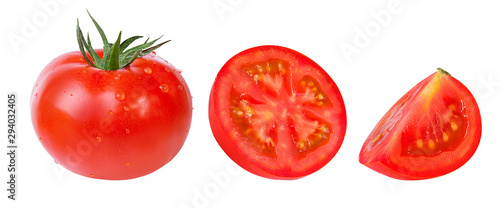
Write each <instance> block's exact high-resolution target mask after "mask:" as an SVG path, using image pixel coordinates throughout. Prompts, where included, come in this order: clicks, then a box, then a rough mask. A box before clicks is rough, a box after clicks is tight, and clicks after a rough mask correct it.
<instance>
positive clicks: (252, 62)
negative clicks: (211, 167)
mask: <svg viewBox="0 0 500 208" xmlns="http://www.w3.org/2000/svg"><path fill="white" fill-rule="evenodd" d="M209 117H210V124H211V127H212V132H213V134H214V136H215V138H216V140H217V142H218V143H219V145H220V146H221V147H222V149H223V150H224V151H225V152H226V154H227V155H228V156H229V157H230V158H231V159H233V160H234V161H235V162H236V163H237V164H239V165H240V166H241V167H243V168H244V169H246V170H248V171H249V172H252V173H254V174H256V175H260V176H263V177H266V178H273V179H295V178H300V177H303V176H305V175H308V174H310V173H312V172H315V171H317V170H318V169H320V168H321V167H323V166H324V165H326V164H327V163H328V162H329V161H330V160H331V159H332V158H333V156H334V155H335V154H336V153H337V151H338V149H339V148H340V146H341V144H342V141H343V138H344V135H345V130H346V114H345V107H344V102H343V100H342V97H341V94H340V91H339V89H338V88H337V86H336V84H335V83H334V82H333V80H332V79H331V78H330V76H329V75H328V74H327V73H326V72H325V71H324V70H323V69H322V68H321V67H320V66H319V65H318V64H316V63H315V62H314V61H312V60H311V59H309V58H308V57H306V56H304V55H303V54H301V53H299V52H296V51H294V50H291V49H288V48H284V47H280V46H259V47H255V48H250V49H247V50H245V51H242V52H240V53H239V54H237V55H235V56H234V57H232V58H231V59H230V60H229V61H228V62H227V63H226V64H225V65H224V66H223V67H222V69H221V70H220V72H219V74H218V75H217V78H216V80H215V82H214V85H213V87H212V91H211V94H210V103H209Z"/></svg>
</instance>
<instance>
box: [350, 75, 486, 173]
mask: <svg viewBox="0 0 500 208" xmlns="http://www.w3.org/2000/svg"><path fill="white" fill-rule="evenodd" d="M480 138H481V115H480V113H479V108H478V105H477V103H476V101H475V99H474V97H473V96H472V94H471V93H470V91H469V90H468V89H467V88H466V87H465V86H464V85H463V84H462V83H460V81H458V80H457V79H455V78H453V77H452V76H451V75H450V74H449V73H447V72H446V71H444V70H442V69H438V71H437V72H436V73H434V74H432V75H431V76H429V77H427V78H426V79H424V80H423V81H421V82H420V83H419V84H417V85H416V86H415V87H413V88H412V89H411V90H410V91H408V92H407V93H406V94H405V95H404V96H403V97H402V98H401V99H399V100H398V102H397V103H396V104H395V105H394V106H392V108H391V109H390V110H389V111H388V112H387V113H386V114H385V115H384V116H383V117H382V119H381V120H380V121H379V123H378V124H377V125H376V126H375V128H374V129H373V130H372V132H371V133H370V135H369V136H368V138H367V140H366V141H365V143H364V145H363V148H362V149H361V152H360V154H359V162H360V163H362V164H364V165H366V166H367V167H369V168H371V169H373V170H375V171H377V172H379V173H382V174H384V175H387V176H389V177H392V178H396V179H403V180H419V179H429V178H434V177H438V176H441V175H445V174H447V173H450V172H452V171H454V170H456V169H458V168H459V167H461V166H462V165H464V164H465V163H466V162H467V161H468V160H469V159H470V158H471V157H472V155H473V154H474V152H475V151H476V149H477V147H478V145H479V140H480Z"/></svg>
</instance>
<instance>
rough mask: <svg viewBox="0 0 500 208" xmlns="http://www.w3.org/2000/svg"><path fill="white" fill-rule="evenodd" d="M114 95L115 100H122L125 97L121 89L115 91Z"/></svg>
mask: <svg viewBox="0 0 500 208" xmlns="http://www.w3.org/2000/svg"><path fill="white" fill-rule="evenodd" d="M115 97H116V99H117V100H119V101H122V100H124V99H125V93H124V92H123V91H120V92H117V93H116V95H115Z"/></svg>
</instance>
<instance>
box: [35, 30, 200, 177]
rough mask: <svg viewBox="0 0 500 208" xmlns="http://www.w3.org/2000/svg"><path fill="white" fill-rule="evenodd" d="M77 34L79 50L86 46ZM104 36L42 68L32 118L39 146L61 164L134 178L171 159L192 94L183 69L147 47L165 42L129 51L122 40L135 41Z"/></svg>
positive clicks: (186, 119) (88, 173) (184, 129)
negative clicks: (100, 44) (99, 43)
mask: <svg viewBox="0 0 500 208" xmlns="http://www.w3.org/2000/svg"><path fill="white" fill-rule="evenodd" d="M96 26H97V27H98V29H99V30H100V32H101V31H102V30H101V29H100V27H99V26H98V25H97V23H96ZM77 33H78V36H79V42H80V45H81V46H82V48H85V49H89V48H90V49H91V46H90V44H89V43H87V42H85V41H84V40H82V37H83V36H82V35H81V30H80V29H79V28H78V32H77ZM101 35H102V34H101ZM138 37H139V36H135V37H133V38H132V39H137V38H138ZM105 39H106V38H105V36H104V37H103V40H104V41H105V48H104V50H102V49H100V50H96V51H94V50H93V49H91V50H90V51H89V52H88V53H86V56H85V57H84V56H82V53H81V52H70V53H66V54H63V55H61V56H59V57H57V58H55V59H54V60H52V61H51V62H50V63H49V64H48V65H47V66H46V67H45V68H44V69H43V71H42V72H41V74H40V76H39V77H38V79H37V81H36V84H35V86H34V88H33V91H32V97H31V113H32V114H31V116H32V122H33V126H34V129H35V131H36V134H37V135H38V137H39V140H40V142H41V144H42V145H43V146H44V148H45V149H46V150H47V152H48V153H49V154H50V155H51V156H52V157H53V158H54V160H55V161H56V162H57V163H59V164H61V165H62V166H63V167H65V168H66V169H68V170H70V171H72V172H75V173H77V174H80V175H83V176H87V177H92V178H100V179H110V180H120V179H131V178H136V177H140V176H143V175H146V174H149V173H151V172H153V171H155V170H157V169H159V168H160V167H162V166H163V165H165V164H166V163H168V162H169V161H170V160H171V159H172V158H173V157H174V156H175V155H176V154H177V153H178V152H179V150H180V149H181V147H182V146H183V144H184V141H185V139H186V137H187V135H188V131H189V128H190V125H191V117H192V116H191V115H192V102H191V94H190V92H189V89H188V86H187V84H186V82H185V81H184V79H183V78H182V76H181V73H180V71H179V70H177V69H176V68H175V67H174V66H173V65H171V64H170V63H168V62H167V61H165V60H164V59H162V58H161V57H159V56H156V55H155V53H154V52H153V53H150V52H151V51H152V49H155V48H157V47H159V45H161V44H163V43H161V44H158V45H157V46H154V47H151V48H148V47H149V46H151V45H152V44H153V43H154V41H156V40H154V41H151V42H149V43H147V45H144V44H143V45H140V46H141V47H138V48H139V50H138V51H139V52H137V51H128V52H127V51H125V50H123V49H124V48H121V49H120V47H119V46H120V45H121V47H124V46H125V47H126V45H124V43H127V41H130V40H132V39H127V40H126V41H124V43H122V44H120V37H119V38H118V40H117V42H116V43H115V44H113V45H112V46H110V45H109V44H107V43H106V42H107V40H105ZM130 42H131V41H130ZM164 43H165V42H164ZM127 44H130V43H127ZM106 46H109V47H106ZM117 48H118V49H117ZM135 49H137V47H136V48H135ZM131 50H134V48H132V49H131ZM113 51H114V52H120V53H119V55H117V54H116V53H115V54H113V53H112V52H113ZM82 52H83V50H82ZM126 53H129V54H132V55H129V56H128V57H125V56H123V54H126ZM135 53H137V54H138V55H137V56H136V57H132V56H135ZM141 53H142V54H141ZM113 57H114V58H119V59H117V60H111V59H113ZM131 58H135V59H131ZM106 61H110V62H113V61H115V63H118V64H119V65H121V66H118V69H109V68H106V67H107V66H112V65H113V63H111V64H109V63H107V62H106ZM126 62H130V63H126ZM103 68H104V69H103ZM115 68H116V66H115Z"/></svg>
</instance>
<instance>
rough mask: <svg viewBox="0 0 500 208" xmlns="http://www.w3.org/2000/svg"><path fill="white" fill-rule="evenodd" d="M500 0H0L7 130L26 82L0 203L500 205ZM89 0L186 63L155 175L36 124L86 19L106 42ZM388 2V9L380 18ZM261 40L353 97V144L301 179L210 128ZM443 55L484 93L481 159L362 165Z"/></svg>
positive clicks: (119, 26) (0, 160)
mask: <svg viewBox="0 0 500 208" xmlns="http://www.w3.org/2000/svg"><path fill="white" fill-rule="evenodd" d="M117 2H118V1H117ZM497 2H498V1H467V3H466V2H465V1H460V2H458V1H439V2H438V1H430V0H429V1H423V0H422V1H417V0H414V1H411V0H380V1H368V0H366V1H361V0H357V1H284V0H283V1H265V0H252V1H250V0H205V1H202V0H197V1H195V0H192V1H149V0H142V1H119V3H110V2H109V1H102V0H101V1H94V0H92V1H90V0H87V1H78V2H77V1H71V0H66V1H62V0H61V1H56V0H34V1H29V2H28V1H6V2H4V3H3V4H2V7H1V9H0V19H2V21H1V27H0V35H1V36H0V42H1V43H0V45H1V48H0V57H1V58H0V59H1V62H0V63H1V66H2V67H1V70H0V71H1V72H0V73H1V76H0V79H1V80H0V84H1V90H2V92H1V93H0V97H1V99H0V105H5V107H3V109H5V111H3V110H2V111H3V113H1V114H0V115H1V116H0V120H1V123H0V124H1V125H0V126H4V127H2V128H0V131H3V132H6V126H7V125H6V120H7V119H6V118H5V117H6V105H7V99H6V97H7V93H8V92H15V93H17V94H18V105H17V107H18V125H17V129H18V131H19V133H18V143H19V149H18V151H19V152H18V154H19V155H18V158H17V159H18V161H17V162H18V181H19V183H18V184H17V185H18V193H17V195H16V197H17V201H15V202H12V201H11V200H8V199H7V191H6V187H7V184H6V180H7V177H8V176H7V170H6V169H7V159H8V158H7V155H6V154H4V153H5V152H6V149H4V148H6V139H7V138H6V137H7V136H6V133H3V134H2V133H0V135H5V136H3V137H4V139H5V140H4V141H5V142H0V143H1V144H5V145H2V148H1V149H3V150H4V151H0V152H3V153H2V154H1V156H0V170H1V171H0V177H1V178H2V179H0V181H1V182H2V183H3V184H4V185H0V187H5V188H1V191H0V192H1V194H0V206H1V207H34V206H41V205H43V206H47V207H49V206H50V207H104V206H112V207H139V206H140V207H252V208H254V207H368V206H369V207H500V202H499V199H498V197H499V195H500V190H499V189H500V177H499V176H500V162H499V158H500V156H499V154H498V147H499V146H500V139H499V136H500V134H499V133H498V132H497V130H498V127H497V126H496V125H498V120H497V119H496V118H498V116H499V114H500V110H499V109H498V107H497V106H498V105H499V97H500V92H499V91H500V73H499V71H498V70H499V69H500V62H499V60H500V24H499V20H500V12H498V11H499V9H500V3H497ZM43 5H46V6H43ZM47 5H49V6H47ZM216 6H217V7H216ZM44 8H45V9H44ZM47 8H48V9H47ZM217 8H218V9H217ZM85 9H89V11H90V12H91V13H92V15H93V16H94V17H95V18H96V19H97V21H98V22H99V23H100V24H101V26H102V27H103V29H104V30H105V32H107V34H108V38H109V39H110V40H113V41H114V39H115V38H116V37H117V35H118V32H119V31H120V30H123V35H124V37H130V36H133V35H144V36H146V37H152V38H156V37H158V36H160V35H164V39H171V40H172V42H170V43H168V44H166V45H165V46H163V47H162V48H160V49H158V50H157V51H156V52H157V54H158V55H159V56H161V57H163V58H165V59H166V60H168V61H169V62H171V63H172V64H173V65H175V66H176V67H177V68H180V69H182V71H183V73H182V74H183V76H184V78H185V79H186V81H187V83H188V85H189V88H190V90H191V93H192V95H193V96H194V98H193V102H194V103H193V105H194V115H193V122H192V126H191V131H190V134H189V136H188V138H187V140H186V143H185V145H184V147H183V148H182V150H181V151H180V152H179V154H178V155H177V156H176V157H175V158H174V159H173V160H172V161H171V162H170V163H169V164H167V165H166V166H164V167H163V168H161V169H159V170H158V171H156V172H154V173H152V174H150V175H147V176H144V177H141V178H137V179H133V180H126V181H106V180H96V179H91V178H86V177H82V176H79V175H76V174H73V173H71V172H68V171H66V170H64V169H62V168H61V167H60V166H59V165H57V164H55V163H54V161H53V159H52V158H51V157H50V156H49V155H48V154H47V153H46V151H45V150H44V149H43V147H42V145H40V144H39V142H38V139H37V136H36V135H35V133H34V130H33V128H32V125H31V120H30V108H29V105H30V104H29V99H30V93H31V88H32V87H33V84H34V82H35V80H36V78H37V76H38V74H39V72H40V71H41V70H42V68H43V67H44V66H45V65H46V64H47V63H48V62H50V61H51V60H52V59H53V58H55V57H57V56H59V55H60V54H63V53H66V52H69V51H75V50H78V45H77V42H76V35H75V27H76V19H77V18H79V19H80V24H81V27H82V30H83V31H84V33H86V32H87V31H89V32H90V34H91V37H93V40H94V41H93V43H94V46H95V47H96V46H97V45H98V44H100V39H99V37H98V35H97V34H98V33H97V31H96V30H95V28H94V27H93V25H92V23H91V21H90V19H89V17H88V16H87V14H86V10H85ZM381 14H389V16H388V15H385V16H383V17H382V19H380V18H379V17H380V15H381ZM28 27H29V28H31V29H27V28H28ZM14 37H15V38H14ZM14 39H15V40H17V41H14ZM264 44H274V45H281V46H286V47H289V48H292V49H295V50H297V51H300V52H301V53H303V54H305V55H307V56H309V57H310V58H311V59H313V60H315V61H316V62H317V63H318V64H319V65H321V66H322V67H323V68H324V69H325V70H326V71H327V72H328V73H329V74H330V75H331V77H332V78H333V79H334V80H335V82H336V83H337V85H338V87H339V88H340V90H341V92H342V95H343V97H344V100H345V104H346V108H347V117H348V122H347V124H348V126H347V133H346V136H345V140H344V143H343V145H342V148H341V149H340V151H339V152H338V154H337V155H336V156H335V158H334V159H333V160H332V161H331V162H330V163H329V164H327V165H326V166H325V167H324V168H323V169H321V170H320V171H318V172H316V173H314V174H312V175H309V176H307V177H305V178H302V179H299V180H293V181H278V180H269V179H264V178H261V177H258V176H255V175H252V174H250V173H248V172H246V171H244V170H242V169H241V168H239V167H237V168H234V163H232V161H231V160H230V159H229V158H228V157H227V156H226V155H225V154H224V152H223V151H222V149H221V148H220V147H219V146H218V144H217V143H216V141H215V139H214V138H213V136H212V133H211V130H210V125H209V122H208V110H207V109H208V97H209V91H210V87H211V85H212V82H213V80H214V78H215V76H216V74H217V72H218V70H219V69H220V67H221V66H222V65H223V64H224V63H225V62H226V61H227V60H228V59H229V58H230V57H231V56H233V55H234V54H236V53H238V52H239V51H242V50H244V49H247V48H250V47H253V46H257V45H264ZM346 45H350V46H352V47H355V48H357V50H356V53H353V54H350V55H347V56H346V54H345V53H343V51H342V47H343V46H344V47H345V46H346ZM437 67H442V68H443V69H445V70H447V71H448V72H450V73H451V74H452V75H453V76H454V77H455V78H457V79H459V80H460V81H461V82H462V83H464V84H465V85H466V86H468V88H469V89H470V90H471V91H472V93H473V94H474V96H475V97H476V99H477V102H478V103H479V107H480V109H481V113H482V118H483V120H482V121H483V135H482V139H481V143H480V146H479V148H478V150H477V152H476V154H475V155H474V156H473V157H472V159H471V160H470V161H469V162H468V163H467V164H466V165H464V166H463V167H462V168H460V169H458V170H457V171H455V172H453V173H451V174H448V175H445V176H443V177H439V178H435V179H430V180H424V181H399V180H393V179H389V178H388V177H385V176H383V175H381V174H378V173H376V172H374V171H372V170H370V169H368V168H366V167H364V166H363V165H361V164H359V162H358V154H359V150H360V149H361V146H362V144H363V142H364V140H365V139H366V137H367V136H368V134H369V133H370V131H371V130H372V128H373V127H374V126H375V124H376V123H377V121H378V120H379V119H380V118H381V117H382V115H383V114H384V113H385V112H386V111H387V110H388V109H389V108H390V107H391V106H392V105H393V104H394V102H396V100H398V99H399V98H400V97H401V96H402V95H403V94H404V93H405V92H406V91H408V90H409V89H410V88H411V87H412V86H414V85H415V84H417V83H418V82H419V81H421V80H422V79H424V78H425V77H427V76H428V75H430V74H432V73H434V72H435V69H436V68H437ZM0 109H2V107H0ZM1 117H3V119H2V118H1ZM228 167H229V169H228ZM214 175H217V176H218V177H214ZM223 176H228V177H223ZM222 179H224V180H222ZM220 180H222V182H221V181H220Z"/></svg>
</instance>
